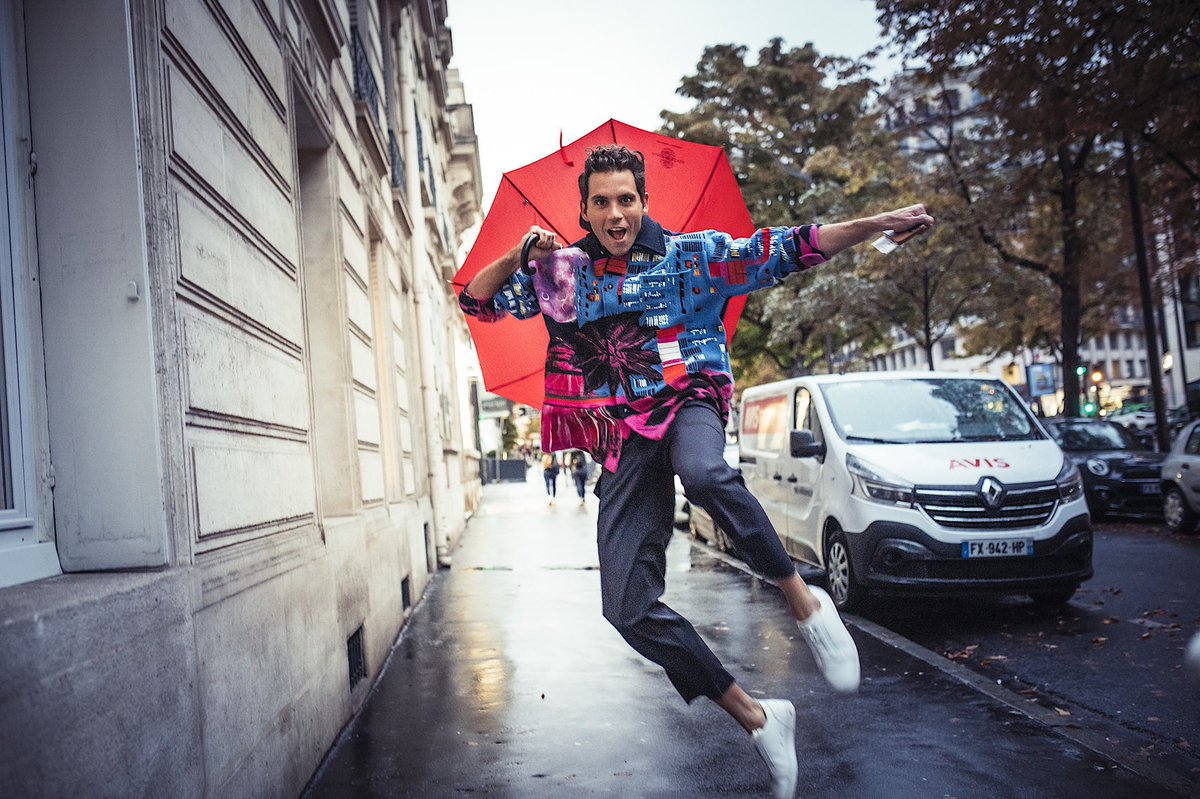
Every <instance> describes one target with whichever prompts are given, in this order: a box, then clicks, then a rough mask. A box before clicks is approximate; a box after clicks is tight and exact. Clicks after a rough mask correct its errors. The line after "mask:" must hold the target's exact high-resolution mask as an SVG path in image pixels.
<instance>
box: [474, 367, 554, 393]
mask: <svg viewBox="0 0 1200 799" xmlns="http://www.w3.org/2000/svg"><path fill="white" fill-rule="evenodd" d="M542 373H543V370H542V369H534V370H533V371H532V372H526V373H525V374H523V375H521V376H520V377H514V378H513V379H512V380H506V381H505V382H503V383H497V384H495V385H492V386H487V390H488V391H490V392H492V393H493V394H495V393H496V392H497V389H501V388H508V387H509V386H511V385H512V384H513V383H520V382H521V381H522V380H528V379H529V378H531V377H533V376H534V375H536V374H542Z"/></svg>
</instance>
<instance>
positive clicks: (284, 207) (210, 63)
mask: <svg viewBox="0 0 1200 799" xmlns="http://www.w3.org/2000/svg"><path fill="white" fill-rule="evenodd" d="M446 14H447V9H446V4H445V0H127V1H126V2H124V3H119V2H117V3H114V2H105V3H97V2H91V0H0V16H2V23H3V31H2V33H3V38H2V41H0V59H2V60H0V113H2V115H0V134H2V136H3V156H4V160H3V183H4V187H5V192H4V199H3V205H2V206H0V220H3V221H4V222H5V223H6V224H5V226H4V227H3V235H4V238H3V241H2V243H3V244H4V245H5V246H4V248H3V251H4V253H5V258H6V260H4V261H2V262H0V283H2V287H0V323H2V324H0V346H2V347H3V352H2V355H3V358H2V359H0V360H2V362H3V367H4V368H3V375H2V376H3V381H4V382H3V396H2V397H0V404H2V408H0V411H2V412H0V445H2V446H0V452H2V456H3V463H2V464H0V467H2V468H0V473H2V474H3V481H2V482H3V485H2V486H0V488H2V489H3V496H2V497H0V498H2V499H3V503H4V504H3V507H0V586H4V587H2V588H0V785H4V786H5V790H6V791H9V792H11V795H14V796H16V795H57V796H68V795H77V796H85V795H97V791H99V793H101V794H111V795H129V794H155V795H161V796H222V797H225V796H254V797H264V796H295V795H296V794H297V793H298V792H299V791H300V790H301V789H302V788H303V786H304V785H305V783H306V781H307V780H308V778H309V776H310V775H311V774H312V772H313V770H314V769H315V768H316V766H317V765H318V764H319V762H320V759H321V757H322V756H323V754H324V752H325V751H326V750H327V749H328V747H329V746H330V745H331V744H332V742H333V741H334V739H335V737H336V736H337V734H338V732H339V730H340V729H341V728H342V726H343V725H344V724H345V723H346V722H347V721H348V719H349V718H350V716H351V714H352V713H353V712H354V710H355V709H356V708H357V707H358V706H359V705H360V704H361V702H362V701H363V699H364V697H365V693H366V691H367V689H368V687H369V685H370V684H371V682H372V680H373V678H374V677H375V676H376V675H377V674H378V672H379V670H380V668H381V667H382V664H383V662H384V659H385V657H386V655H387V653H388V651H389V649H390V646H391V644H392V642H393V641H394V640H395V638H396V636H397V634H398V632H399V630H400V628H401V626H402V624H403V622H404V620H405V618H406V616H407V614H408V613H409V612H410V609H411V608H412V606H413V604H414V603H415V602H416V601H417V600H418V599H419V597H420V596H421V594H422V592H423V591H424V590H425V588H426V585H427V583H428V581H429V578H430V575H431V573H432V572H433V571H434V570H436V569H437V567H438V563H439V560H441V561H443V562H444V560H445V559H446V558H448V557H449V553H450V551H451V550H452V548H453V546H454V544H455V542H456V540H457V537H458V536H459V535H460V534H461V532H462V530H463V527H464V524H465V518H466V516H467V515H468V514H469V513H470V512H471V511H472V510H473V508H474V506H475V505H476V503H477V502H478V499H479V494H480V483H479V453H478V452H477V451H476V450H475V449H474V447H475V446H476V444H475V441H474V440H473V437H471V436H470V435H469V431H470V430H471V422H472V421H473V420H474V412H473V411H472V410H471V404H470V402H469V401H468V396H469V391H470V387H469V386H467V385H465V381H464V380H463V379H462V378H461V377H460V370H459V367H458V364H457V363H456V359H457V358H459V357H460V355H461V354H462V353H464V352H469V338H468V335H467V331H466V327H465V324H464V323H463V321H462V318H461V314H460V313H459V312H458V310H457V306H456V304H455V301H454V298H453V296H452V295H451V294H450V292H449V291H448V285H447V279H448V278H449V277H450V275H451V274H452V272H453V269H454V266H455V260H456V259H455V251H456V249H457V248H458V243H459V240H460V235H461V233H462V231H464V230H465V229H467V228H468V227H469V226H471V225H472V224H473V223H474V222H475V221H476V220H477V218H478V215H479V212H480V176H479V164H478V153H477V149H476V146H475V137H474V131H473V128H472V120H471V112H470V106H469V105H467V104H466V102H465V93H464V90H463V87H462V86H461V83H460V81H459V80H458V79H457V76H456V75H455V74H454V71H453V70H451V69H449V67H448V65H449V62H450V57H451V52H452V51H451V48H452V39H451V34H450V31H449V29H448V28H447V27H446V24H445V20H446ZM398 723H403V722H402V719H398Z"/></svg>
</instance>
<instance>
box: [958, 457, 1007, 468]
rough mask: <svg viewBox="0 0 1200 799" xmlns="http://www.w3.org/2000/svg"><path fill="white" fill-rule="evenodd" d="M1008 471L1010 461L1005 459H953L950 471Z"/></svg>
mask: <svg viewBox="0 0 1200 799" xmlns="http://www.w3.org/2000/svg"><path fill="white" fill-rule="evenodd" d="M985 466H986V467H988V468H989V469H1007V468H1009V465H1008V461H1006V460H1004V458H951V459H950V469H951V470H954V469H982V468H984V467H985Z"/></svg>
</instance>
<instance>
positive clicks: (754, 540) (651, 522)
mask: <svg viewBox="0 0 1200 799" xmlns="http://www.w3.org/2000/svg"><path fill="white" fill-rule="evenodd" d="M724 449H725V431H724V430H723V428H722V426H721V418H720V416H719V415H718V414H717V411H716V410H715V409H714V408H712V407H711V406H709V405H706V404H701V403H695V404H691V405H686V406H684V407H683V408H681V409H680V410H679V411H678V413H677V414H676V416H675V419H674V421H673V422H672V423H671V426H670V428H669V429H668V431H667V435H666V436H665V437H664V438H663V440H662V441H651V440H650V439H647V438H643V437H641V436H638V435H634V436H632V437H631V438H630V439H629V440H628V441H626V442H625V443H624V445H623V446H622V449H621V461H620V463H619V464H618V465H617V470H616V472H608V471H605V472H604V473H603V474H602V475H601V477H600V482H599V484H598V485H597V486H596V494H597V496H599V498H600V516H599V521H598V524H597V535H596V541H597V548H598V550H599V554H600V590H601V598H602V604H603V609H604V618H605V619H607V620H608V621H609V622H610V623H611V624H612V625H613V627H615V628H616V629H617V632H619V633H620V634H621V636H622V637H623V638H624V639H625V640H626V641H627V642H629V645H630V646H632V647H633V648H634V649H635V650H637V651H638V652H639V653H640V654H641V655H642V656H643V657H645V658H647V659H649V660H651V661H653V662H654V663H657V664H658V665H660V666H662V667H663V669H664V670H665V671H666V673H667V677H669V678H670V680H671V683H672V685H674V686H675V690H677V691H678V692H679V694H680V696H682V697H683V698H684V700H686V701H688V702H691V701H692V700H693V699H695V698H696V697H699V696H706V697H708V698H709V699H713V700H716V699H719V698H720V697H721V696H723V695H724V693H725V692H726V691H727V690H728V689H729V686H730V685H732V684H733V681H734V680H733V677H732V676H731V675H730V674H729V672H727V671H726V670H725V668H724V667H723V666H722V665H721V661H720V660H718V659H717V656H716V655H714V654H713V653H712V650H710V649H709V648H708V645H707V644H705V643H704V641H703V640H702V639H701V638H700V635H699V634H698V633H697V632H696V630H695V628H694V627H692V625H691V623H690V622H688V620H687V619H685V618H683V617H682V616H680V615H679V614H678V613H676V612H675V611H673V610H671V608H669V607H667V606H666V605H665V604H663V603H662V602H661V601H660V598H661V597H662V595H663V591H664V590H665V588H666V582H665V578H666V547H667V542H668V541H669V540H670V538H671V533H672V531H673V528H672V522H673V520H674V513H675V481H674V477H673V475H676V474H677V475H679V479H680V481H681V482H682V483H683V487H684V491H685V493H686V494H687V496H688V499H689V501H690V502H692V503H694V504H696V505H699V506H701V507H702V508H704V509H705V510H706V511H708V513H709V515H710V516H712V517H713V519H714V520H715V521H716V522H717V524H719V525H720V526H721V529H722V530H724V531H726V533H728V534H729V536H730V538H732V539H733V541H734V542H735V544H736V545H737V548H738V550H740V552H741V553H742V554H743V555H744V556H745V557H746V559H747V561H749V563H750V565H751V566H752V567H753V568H755V569H756V570H757V571H759V572H761V573H763V574H765V575H766V576H768V577H771V578H773V579H779V578H782V577H787V576H790V575H792V574H794V573H795V566H794V565H793V564H792V561H791V559H790V558H789V557H788V555H787V553H786V552H785V551H784V549H783V544H782V543H780V541H779V537H778V536H777V535H776V534H775V529H774V528H773V527H772V526H771V522H770V521H769V520H768V519H767V515H766V513H765V512H764V511H763V509H762V506H761V505H760V504H759V502H758V500H756V499H755V498H754V496H753V495H752V494H751V493H750V491H749V490H748V489H747V488H746V484H745V482H744V481H743V480H742V476H741V474H739V473H738V472H737V470H736V469H733V468H732V467H730V466H729V464H727V463H726V462H725V459H724V455H723V453H724Z"/></svg>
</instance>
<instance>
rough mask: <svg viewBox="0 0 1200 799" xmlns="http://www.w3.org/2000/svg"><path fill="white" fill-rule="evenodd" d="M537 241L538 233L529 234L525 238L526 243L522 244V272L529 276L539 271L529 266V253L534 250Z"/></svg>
mask: <svg viewBox="0 0 1200 799" xmlns="http://www.w3.org/2000/svg"><path fill="white" fill-rule="evenodd" d="M537 240H538V237H537V234H536V233H529V234H527V235H526V236H525V241H523V242H521V271H522V272H524V273H525V274H527V275H532V274H533V273H534V272H536V271H537V270H536V269H534V268H533V267H532V266H530V265H529V251H530V250H532V249H533V245H534V244H535V243H536V242H537Z"/></svg>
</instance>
